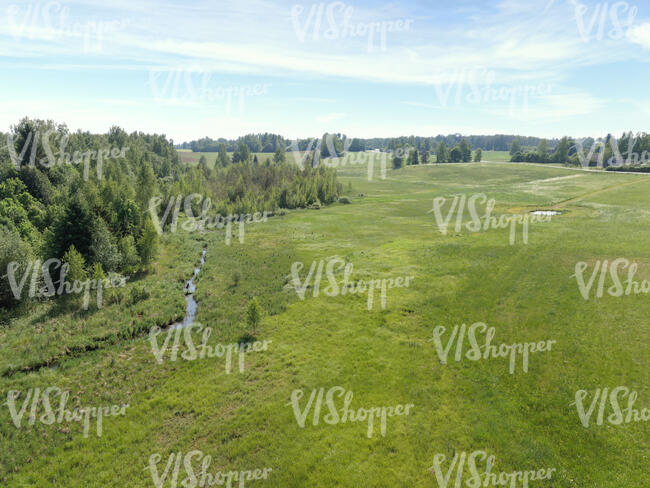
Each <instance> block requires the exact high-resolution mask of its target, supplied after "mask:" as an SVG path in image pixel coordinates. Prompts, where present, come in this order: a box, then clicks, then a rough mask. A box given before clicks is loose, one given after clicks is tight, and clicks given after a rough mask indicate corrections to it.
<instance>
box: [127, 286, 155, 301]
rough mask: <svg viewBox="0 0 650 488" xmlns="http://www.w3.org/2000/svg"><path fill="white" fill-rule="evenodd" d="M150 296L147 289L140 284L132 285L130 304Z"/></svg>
mask: <svg viewBox="0 0 650 488" xmlns="http://www.w3.org/2000/svg"><path fill="white" fill-rule="evenodd" d="M150 296H151V292H150V291H149V289H148V288H147V287H146V286H144V285H142V286H141V287H138V286H134V287H133V288H131V304H133V305H135V304H136V303H138V302H141V301H142V300H146V299H147V298H149V297H150Z"/></svg>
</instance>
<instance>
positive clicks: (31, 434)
mask: <svg viewBox="0 0 650 488" xmlns="http://www.w3.org/2000/svg"><path fill="white" fill-rule="evenodd" d="M375 157H377V156H375ZM352 162H353V161H347V163H348V164H344V165H340V167H339V170H338V173H339V177H340V178H341V181H342V183H343V185H344V188H345V194H346V196H347V197H348V198H349V199H350V201H351V204H349V205H343V204H335V205H332V206H330V207H323V208H321V209H320V210H301V211H290V212H287V213H286V215H283V216H277V217H272V218H270V219H269V220H268V222H266V223H260V224H254V225H251V226H250V227H247V228H246V236H245V242H244V243H240V242H239V241H238V240H236V239H235V240H234V241H233V243H232V245H229V246H228V245H226V244H225V243H224V239H223V233H222V232H221V231H219V232H217V231H211V232H206V233H194V234H187V233H184V232H183V231H182V230H180V228H179V232H178V233H177V234H173V235H165V236H164V238H163V252H162V255H161V256H160V259H159V260H158V262H157V264H156V266H155V272H154V273H153V274H152V275H150V276H147V277H144V278H142V282H144V283H147V284H148V285H149V286H150V287H151V291H152V296H151V297H150V298H148V299H146V300H143V301H141V302H139V303H137V304H136V305H133V306H129V305H128V304H127V305H125V306H124V307H119V306H117V305H114V306H110V307H107V308H106V309H105V310H102V311H99V312H97V311H92V310H91V311H89V312H88V313H80V312H78V311H75V310H74V308H70V309H67V308H65V307H64V308H62V309H60V310H58V313H57V314H56V316H55V318H53V319H51V320H48V322H47V323H43V322H42V320H41V319H42V318H43V317H48V316H52V315H49V314H48V313H46V312H47V310H46V309H47V308H49V307H52V306H53V305H52V304H50V303H47V304H44V305H43V307H42V310H41V309H37V311H36V312H35V313H34V314H33V315H31V316H29V317H24V318H20V319H9V320H8V323H7V324H6V325H5V326H3V327H2V328H0V371H7V370H8V369H11V370H13V371H16V370H20V369H22V368H24V367H28V366H30V365H33V364H38V363H43V362H44V361H45V362H47V360H48V359H50V358H53V357H59V358H62V359H61V360H60V361H59V365H58V368H57V369H51V368H47V367H46V368H42V369H40V370H38V371H34V372H28V373H16V374H14V375H12V376H5V377H1V378H0V390H1V393H3V394H4V395H5V396H6V392H7V391H8V390H10V389H14V390H27V389H28V388H30V387H31V388H34V387H37V386H40V385H47V384H59V385H61V386H62V387H63V386H65V387H66V388H67V389H70V390H71V391H73V394H75V395H76V396H75V399H74V400H75V404H76V405H94V404H101V405H104V404H108V405H110V404H113V403H115V402H122V401H126V402H128V403H129V404H130V405H132V406H131V407H130V409H129V410H128V411H127V414H126V416H124V417H115V418H107V419H106V421H105V425H104V435H103V436H102V437H101V438H98V437H97V436H94V435H91V436H89V437H88V438H83V436H82V435H81V426H80V425H78V424H70V425H71V427H69V426H68V424H66V425H65V426H59V425H55V426H48V425H44V424H41V423H36V424H35V425H34V426H26V427H25V428H23V429H20V430H19V429H16V428H15V427H14V426H13V424H12V421H11V418H10V415H9V411H8V409H6V408H4V409H0V442H1V444H2V445H3V446H9V447H8V448H6V449H2V450H0V484H2V483H4V484H3V486H11V487H36V486H38V487H41V486H42V487H45V486H62V487H63V486H65V487H90V486H92V487H95V486H97V487H99V486H101V487H127V486H128V487H147V486H153V483H152V476H151V474H150V472H149V470H148V469H147V463H148V460H149V458H150V456H151V455H152V454H153V453H159V454H160V456H161V459H163V461H161V463H160V464H159V465H158V468H159V470H160V473H162V471H163V470H164V467H165V463H166V461H167V459H168V458H169V456H170V454H172V453H174V452H183V453H187V452H189V451H191V450H193V449H198V450H201V451H203V452H204V453H206V454H209V455H210V456H212V460H213V463H212V468H211V471H216V470H229V469H233V470H234V469H241V470H245V469H251V468H264V467H270V468H272V469H273V471H272V475H271V476H270V478H269V479H268V480H266V481H265V482H264V483H255V482H253V483H251V484H250V485H249V484H248V483H247V484H246V486H252V487H257V486H259V487H277V488H284V487H314V488H316V487H326V486H327V487H330V486H331V487H334V486H336V487H349V488H357V487H371V488H375V487H382V488H383V487H397V486H399V487H409V488H411V487H414V488H425V487H434V486H438V485H437V483H436V480H435V476H434V475H433V474H432V472H431V471H430V468H431V466H432V460H433V458H434V456H435V455H436V454H439V453H442V454H444V455H446V456H447V464H446V465H445V472H446V469H447V468H448V466H449V461H450V459H451V458H452V457H453V455H454V453H460V452H463V451H465V452H468V453H469V452H472V451H474V450H477V449H482V450H485V451H487V453H488V454H489V455H494V456H495V466H494V468H493V472H496V473H499V472H508V473H511V472H513V471H518V470H537V469H539V468H554V469H555V473H554V474H553V477H552V479H551V480H550V481H533V482H531V483H530V485H529V486H530V487H531V488H533V487H548V488H587V487H588V488H642V487H647V486H648V483H647V482H648V473H647V466H648V454H649V453H650V423H648V422H632V423H624V424H622V425H611V424H606V425H600V426H599V425H594V424H592V425H590V427H589V428H585V427H583V426H582V425H581V423H580V421H579V418H578V415H577V411H576V406H575V405H572V403H573V402H574V401H575V400H574V395H575V392H576V391H578V390H581V389H584V390H588V391H589V392H590V395H591V396H590V397H589V399H591V397H592V396H593V392H594V391H595V390H596V389H597V388H605V387H608V388H610V389H611V388H613V387H616V386H619V385H623V386H626V387H628V388H630V389H632V390H635V391H637V392H638V401H637V404H636V405H635V408H637V409H641V408H644V407H645V408H647V407H649V406H650V381H649V379H650V378H649V371H650V358H649V356H648V343H650V326H649V324H648V316H650V305H649V304H648V295H647V294H639V295H630V296H620V297H614V296H610V295H608V294H606V295H605V296H604V297H602V298H598V299H596V298H593V299H590V300H589V301H587V300H585V299H583V298H582V296H581V295H580V292H579V289H578V286H577V285H576V279H575V278H573V277H572V275H573V274H574V273H575V271H574V269H575V265H576V263H577V262H580V261H585V262H588V263H589V264H590V266H592V268H593V265H594V263H595V262H596V261H597V260H602V259H609V260H614V259H616V258H619V257H624V258H628V259H630V260H633V261H635V262H636V263H638V273H637V279H638V280H641V279H649V280H650V271H649V270H650V252H649V251H648V241H649V240H650V230H649V229H650V178H649V177H645V176H639V175H624V174H598V173H586V172H580V171H572V170H566V169H560V168H553V167H538V166H531V165H515V164H500V163H482V164H449V165H429V166H426V167H424V166H419V167H417V166H416V167H406V168H403V169H401V170H397V171H395V170H391V169H390V168H387V171H386V175H385V179H382V178H381V175H380V171H379V170H378V169H377V168H378V166H375V168H374V171H375V172H374V173H373V179H372V180H371V181H369V180H368V170H367V168H366V167H363V166H362V165H360V164H358V165H355V164H351V163H352ZM475 193H485V194H486V195H487V196H488V197H490V198H494V199H495V200H496V202H497V205H496V207H495V209H494V215H496V216H497V217H498V216H499V215H514V214H525V213H527V212H529V211H530V210H534V209H540V208H557V209H559V210H562V211H563V212H564V213H563V214H562V215H559V216H556V217H553V219H552V220H551V222H548V223H542V224H533V225H531V226H530V229H529V243H528V244H527V245H524V244H523V243H521V240H520V238H521V234H520V233H518V239H519V240H518V241H517V243H516V245H509V243H508V239H509V229H489V230H487V231H481V232H468V231H466V230H465V229H463V230H462V231H461V232H456V231H455V230H454V223H453V221H452V222H451V223H450V224H449V227H448V232H447V233H446V234H443V233H441V232H440V230H439V229H438V227H437V226H436V223H435V220H434V216H433V214H432V213H431V212H430V210H431V208H432V200H433V199H434V198H436V197H449V198H452V197H453V196H454V195H458V194H464V195H467V196H470V195H472V194H475ZM447 210H448V207H446V208H445V213H446V211H447ZM467 220H469V213H468V212H464V221H467ZM204 245H205V246H207V256H206V264H205V266H204V268H203V270H202V271H201V273H200V274H199V276H198V279H197V293H196V299H197V302H198V315H197V320H198V321H199V322H201V323H203V324H205V325H207V326H210V327H212V328H213V329H214V334H213V335H212V336H211V337H210V339H209V343H210V344H211V345H215V344H217V343H222V344H225V343H227V342H231V341H234V340H237V338H239V337H241V335H242V334H243V333H245V332H246V330H247V328H246V326H245V308H246V304H247V302H248V300H250V298H251V297H253V296H257V297H259V300H260V303H261V305H262V308H263V309H264V310H265V311H266V315H265V317H264V319H263V321H262V325H261V327H260V328H259V330H258V332H257V334H256V336H257V337H258V338H259V339H260V340H270V341H272V342H271V347H270V348H269V350H268V352H265V353H260V354H257V353H255V354H250V355H247V358H246V370H245V372H243V373H239V372H236V373H231V374H225V372H224V360H223V358H221V359H219V358H211V359H210V358H206V359H202V360H196V361H183V360H179V361H176V362H171V361H165V362H164V363H163V364H161V365H158V364H156V363H155V360H154V357H153V355H152V352H151V346H150V344H149V342H148V341H147V340H146V338H145V337H140V338H137V339H134V340H123V339H121V338H120V337H118V336H116V334H117V333H119V332H120V331H121V330H124V329H127V332H128V330H129V328H138V329H140V328H144V329H145V330H146V327H148V326H150V325H153V324H162V323H169V322H170V321H172V320H175V319H176V318H177V317H178V316H179V315H180V314H182V303H183V280H184V279H187V277H188V276H189V275H190V274H191V270H192V268H193V265H194V263H195V262H196V260H197V258H198V256H199V253H200V250H201V249H202V248H203V246H204ZM334 255H337V256H341V257H342V258H344V259H346V260H347V261H349V262H350V263H352V264H353V265H354V275H353V276H354V278H355V279H372V278H390V277H393V276H407V275H408V276H414V277H415V279H414V281H413V282H412V286H409V287H408V288H399V289H397V288H396V289H393V290H389V293H388V296H387V304H386V308H385V309H383V310H382V309H381V308H380V307H379V304H378V301H377V302H375V306H374V308H373V309H371V310H368V309H367V306H366V296H365V295H362V296H359V295H345V296H341V295H339V296H335V297H329V296H326V295H325V294H323V293H321V294H320V295H319V296H318V297H314V296H313V294H312V291H313V288H312V287H309V288H307V293H306V297H305V300H304V301H302V300H300V299H298V297H297V295H296V293H295V291H294V290H293V289H292V288H291V286H287V285H288V284H289V283H290V281H289V279H288V276H290V273H291V271H290V270H291V266H292V263H295V262H298V261H299V262H303V263H305V269H304V270H303V273H302V274H301V277H303V278H304V277H305V276H306V274H307V270H308V269H309V267H310V265H311V263H312V262H313V261H319V260H321V259H327V258H328V257H330V256H334ZM236 274H238V276H239V279H238V280H237V282H236V283H235V281H234V276H235V275H236ZM324 279H325V278H324ZM609 284H610V283H609V282H608V283H607V285H606V286H609ZM134 285H136V284H135V283H134V284H129V285H128V286H129V288H130V287H132V286H134ZM322 286H325V285H322ZM127 291H129V290H127ZM322 291H323V289H322V288H321V292H322ZM377 300H378V299H377ZM113 314H115V316H113ZM115 317H117V318H115ZM109 319H110V320H109ZM475 322H485V323H486V324H488V325H489V326H494V327H495V328H496V337H495V338H494V341H493V344H495V345H499V344H501V343H506V344H514V343H521V342H531V341H542V340H554V341H556V343H555V345H554V346H553V348H552V350H551V351H550V352H544V353H539V354H532V355H531V357H530V362H529V371H528V372H527V373H524V372H523V371H521V365H520V363H519V362H518V363H517V364H518V367H517V370H516V372H515V373H514V374H510V373H509V372H508V360H507V359H503V358H502V359H490V360H481V361H469V360H466V359H463V360H462V361H458V362H457V361H455V360H454V359H453V356H454V354H455V348H454V347H452V348H451V352H450V353H449V357H450V359H449V361H448V363H447V364H446V365H445V364H442V363H441V361H440V360H439V358H438V356H437V353H436V349H435V346H434V343H433V342H432V336H433V330H434V327H436V326H445V327H446V328H447V330H448V331H450V330H451V329H452V328H453V327H454V326H455V325H460V324H463V323H465V324H467V325H469V324H472V323H475ZM448 333H449V332H448ZM447 337H448V336H447ZM106 338H109V339H112V340H106ZM161 341H162V339H161ZM195 341H196V342H200V339H199V338H198V335H197V337H196V338H195ZM444 342H445V343H446V340H445V341H444ZM85 348H88V349H89V350H88V351H87V352H79V351H80V350H84V349H85ZM66 351H67V352H66ZM70 351H72V352H70ZM66 354H69V357H67V356H66ZM518 361H519V360H518ZM333 386H341V387H343V388H345V389H346V390H348V391H352V392H353V393H354V397H353V400H352V405H351V408H355V409H356V408H359V407H366V408H368V407H375V406H391V405H396V404H406V403H412V404H414V405H415V407H414V410H413V411H412V414H411V415H409V416H403V417H394V418H390V419H389V420H388V424H387V431H386V436H385V437H383V436H382V435H380V434H379V433H378V432H376V433H375V435H374V436H373V437H372V438H368V437H367V435H366V427H365V425H364V424H363V423H358V422H356V423H350V422H348V423H340V424H338V425H328V424H327V423H325V422H322V421H321V422H320V423H319V424H318V425H314V424H313V423H312V417H311V416H310V417H309V418H308V420H307V423H306V425H305V427H304V428H300V427H299V426H298V424H297V422H296V418H295V416H294V413H293V411H292V409H291V407H290V406H287V405H288V403H289V402H290V396H291V392H292V391H293V390H295V389H301V390H303V391H305V392H307V393H306V397H309V392H311V391H312V389H319V388H324V389H325V390H327V389H329V388H331V387H333ZM306 401H307V398H304V399H303V400H302V402H301V408H303V407H304V406H305V405H306ZM625 403H626V401H625ZM588 407H589V402H587V405H586V407H585V408H588ZM622 407H624V406H623V405H622ZM325 409H326V406H325V403H323V414H325V413H327V412H326V410H325ZM596 410H597V409H596ZM609 413H611V410H607V411H606V415H609ZM596 416H597V414H594V415H593V417H592V421H595V418H596ZM25 418H27V414H26V415H25ZM58 427H61V428H58ZM63 427H65V428H63ZM43 439H46V442H43ZM116 466H119V469H116ZM644 466H645V468H644ZM452 479H453V477H452ZM180 481H181V479H179V480H178V482H179V486H180ZM169 485H170V483H169V480H168V482H167V484H165V487H167V486H169ZM453 485H454V481H450V484H449V485H448V488H451V486H453ZM233 486H235V485H234V484H233ZM456 486H459V485H456ZM463 486H465V485H463ZM503 486H504V485H503ZM516 486H517V487H520V486H521V484H517V485H516Z"/></svg>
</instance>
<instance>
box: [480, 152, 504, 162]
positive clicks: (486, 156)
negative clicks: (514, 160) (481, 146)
mask: <svg viewBox="0 0 650 488" xmlns="http://www.w3.org/2000/svg"><path fill="white" fill-rule="evenodd" d="M481 161H497V162H500V161H506V162H507V161H510V152H508V151H483V155H482V157H481Z"/></svg>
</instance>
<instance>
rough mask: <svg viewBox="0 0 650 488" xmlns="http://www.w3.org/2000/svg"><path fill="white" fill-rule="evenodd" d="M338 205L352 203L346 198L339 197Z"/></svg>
mask: <svg viewBox="0 0 650 488" xmlns="http://www.w3.org/2000/svg"><path fill="white" fill-rule="evenodd" d="M339 203H342V204H344V205H349V204H350V203H352V202H351V201H350V199H349V198H348V197H341V198H339Z"/></svg>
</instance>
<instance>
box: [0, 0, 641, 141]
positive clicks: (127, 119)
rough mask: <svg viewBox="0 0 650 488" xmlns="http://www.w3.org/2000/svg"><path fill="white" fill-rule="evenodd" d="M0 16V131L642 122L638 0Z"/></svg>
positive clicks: (13, 6)
mask: <svg viewBox="0 0 650 488" xmlns="http://www.w3.org/2000/svg"><path fill="white" fill-rule="evenodd" d="M109 3H110V6H109V5H108V4H109ZM0 15H2V16H3V17H4V18H3V22H1V23H0V66H1V72H2V86H3V90H2V96H3V100H2V107H3V110H2V111H0V130H2V131H6V130H8V129H9V126H10V125H11V124H15V123H16V122H17V121H18V120H19V119H20V118H21V117H23V116H26V115H27V116H30V117H39V118H50V119H54V120H56V121H58V122H65V123H67V125H68V126H69V127H70V128H71V129H73V130H76V129H79V128H81V129H84V130H91V131H93V132H104V131H106V130H107V129H108V128H109V127H110V126H111V125H120V126H122V127H124V128H125V129H127V130H129V131H131V130H142V131H144V132H157V133H164V134H166V135H167V136H169V137H171V138H173V139H174V141H175V142H183V141H186V140H191V139H196V138H199V137H204V136H210V137H213V138H216V137H227V138H232V137H237V136H239V135H242V134H245V133H250V132H274V133H280V134H283V135H285V136H287V137H291V138H294V137H308V136H317V135H320V134H322V133H323V132H328V131H329V132H343V133H346V134H348V135H350V136H356V137H373V136H377V137H387V136H399V135H411V134H414V135H423V136H428V135H436V134H439V133H444V134H447V133H463V134H495V133H517V134H522V135H536V136H544V137H558V136H562V135H572V136H576V137H581V136H587V135H593V136H598V135H602V134H605V133H608V132H610V133H614V134H620V133H621V132H622V131H627V130H634V131H650V127H649V126H648V121H649V120H650V90H649V89H648V86H650V83H649V81H648V78H649V75H650V69H649V68H650V64H648V63H649V62H650V1H648V0H646V1H644V2H634V1H631V2H623V1H619V2H611V1H610V2H594V1H587V0H581V1H576V0H541V1H536V0H532V1H510V0H506V1H501V2H485V1H466V0H456V1H399V2H383V1H376V2H369V1H362V2H359V1H355V2H316V3H309V2H297V1H290V2H284V1H265V0H237V1H232V2H230V1H214V0H213V1H194V2H181V1H163V2H152V1H149V0H145V1H136V0H129V1H127V0H112V1H111V2H104V1H102V2H95V1H89V0H82V1H70V2H65V1H47V2H32V3H30V2H13V1H9V2H7V1H2V2H0ZM346 19H347V20H346ZM369 32H372V38H370V34H369ZM382 32H383V34H382Z"/></svg>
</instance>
